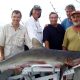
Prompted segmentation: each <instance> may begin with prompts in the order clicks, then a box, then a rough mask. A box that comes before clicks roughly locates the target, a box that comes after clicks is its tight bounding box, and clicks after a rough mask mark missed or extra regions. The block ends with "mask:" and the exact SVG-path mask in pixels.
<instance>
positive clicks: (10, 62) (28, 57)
mask: <svg viewBox="0 0 80 80" xmlns="http://www.w3.org/2000/svg"><path fill="white" fill-rule="evenodd" d="M67 58H72V59H73V60H74V59H77V58H80V52H78V51H77V52H71V51H62V50H53V49H46V48H38V49H30V50H28V51H25V52H21V53H18V54H16V55H14V56H11V57H9V58H8V59H6V60H3V61H1V62H0V70H1V71H4V70H7V69H11V68H15V67H16V66H20V65H22V64H25V63H26V62H29V61H45V62H47V63H49V64H52V65H56V64H64V62H65V59H67Z"/></svg>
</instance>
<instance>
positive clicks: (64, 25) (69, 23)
mask: <svg viewBox="0 0 80 80" xmlns="http://www.w3.org/2000/svg"><path fill="white" fill-rule="evenodd" d="M61 25H62V27H63V28H64V30H66V29H67V28H68V27H70V26H72V25H73V23H72V21H70V20H69V19H68V18H66V19H64V20H63V21H62V23H61Z"/></svg>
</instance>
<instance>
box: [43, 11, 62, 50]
mask: <svg viewBox="0 0 80 80" xmlns="http://www.w3.org/2000/svg"><path fill="white" fill-rule="evenodd" d="M49 20H50V24H48V26H46V27H45V28H44V30H43V42H44V44H45V47H46V48H50V49H58V50H61V49H62V42H63V37H64V29H63V28H62V26H61V25H60V24H58V23H57V20H58V15H57V13H55V12H51V13H50V15H49Z"/></svg>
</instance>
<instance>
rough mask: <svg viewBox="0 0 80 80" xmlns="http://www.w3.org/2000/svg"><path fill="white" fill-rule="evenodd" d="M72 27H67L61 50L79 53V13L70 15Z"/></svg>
mask: <svg viewBox="0 0 80 80" xmlns="http://www.w3.org/2000/svg"><path fill="white" fill-rule="evenodd" d="M71 19H72V22H73V26H71V27H69V28H68V29H67V30H66V32H65V36H64V41H63V49H64V50H70V51H80V11H74V12H72V14H71Z"/></svg>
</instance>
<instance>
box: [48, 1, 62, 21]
mask: <svg viewBox="0 0 80 80" xmlns="http://www.w3.org/2000/svg"><path fill="white" fill-rule="evenodd" d="M50 4H51V6H52V8H53V10H54V11H55V13H57V12H56V9H55V8H54V6H53V4H52V3H51V1H50ZM58 18H59V21H60V22H61V19H60V17H59V16H58Z"/></svg>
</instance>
